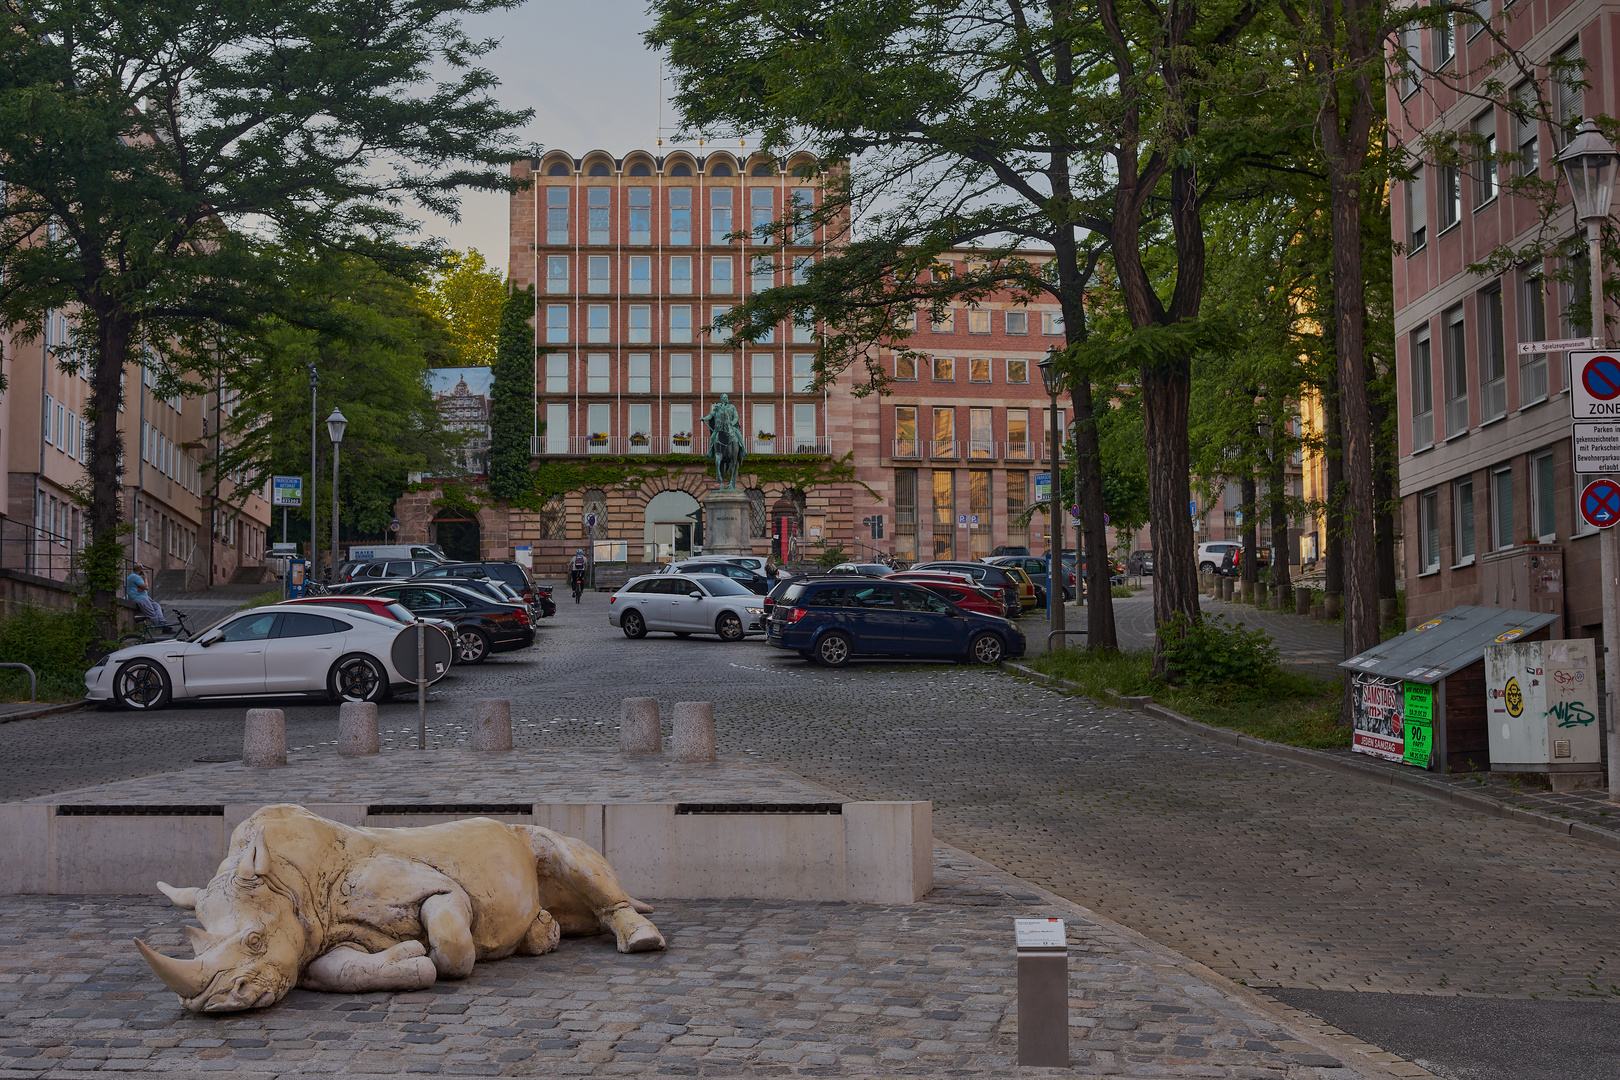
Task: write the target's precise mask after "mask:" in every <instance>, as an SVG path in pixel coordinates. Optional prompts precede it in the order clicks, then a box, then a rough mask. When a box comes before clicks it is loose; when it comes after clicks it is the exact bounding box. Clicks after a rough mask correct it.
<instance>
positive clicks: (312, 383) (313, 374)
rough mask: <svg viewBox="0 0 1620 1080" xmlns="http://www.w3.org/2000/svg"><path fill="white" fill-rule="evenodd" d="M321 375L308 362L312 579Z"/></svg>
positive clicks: (317, 558) (317, 547) (316, 566)
mask: <svg viewBox="0 0 1620 1080" xmlns="http://www.w3.org/2000/svg"><path fill="white" fill-rule="evenodd" d="M320 386H321V373H320V372H319V371H317V370H316V369H315V361H313V360H311V361H310V362H309V577H310V579H314V577H315V575H316V574H317V573H318V572H319V570H320V563H321V544H320V538H319V537H318V536H317V535H316V534H315V508H316V507H317V506H319V505H320V504H319V503H318V502H316V501H315V485H316V483H317V482H318V481H319V480H320V474H319V473H318V472H317V471H316V467H317V465H316V463H317V462H318V461H319V460H320V459H319V457H318V456H317V455H316V442H315V438H316V432H317V431H318V430H319V428H318V426H317V424H316V421H315V418H316V416H317V415H318V414H317V413H316V410H315V395H316V393H317V392H318V391H319V390H320Z"/></svg>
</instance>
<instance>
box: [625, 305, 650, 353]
mask: <svg viewBox="0 0 1620 1080" xmlns="http://www.w3.org/2000/svg"><path fill="white" fill-rule="evenodd" d="M630 341H631V343H632V344H635V345H645V344H647V343H648V342H650V341H652V307H651V306H650V305H647V304H631V305H630Z"/></svg>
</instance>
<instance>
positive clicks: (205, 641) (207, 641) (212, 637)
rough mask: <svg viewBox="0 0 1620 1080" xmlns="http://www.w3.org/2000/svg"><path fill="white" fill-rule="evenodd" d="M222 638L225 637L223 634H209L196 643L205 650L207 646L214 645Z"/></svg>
mask: <svg viewBox="0 0 1620 1080" xmlns="http://www.w3.org/2000/svg"><path fill="white" fill-rule="evenodd" d="M224 636H225V635H224V634H217V633H216V634H209V635H208V636H207V637H205V638H202V639H200V640H199V641H198V642H197V644H199V645H201V646H202V647H203V648H205V649H206V648H208V646H210V645H213V644H214V643H216V642H217V641H219V639H220V638H222V637H224Z"/></svg>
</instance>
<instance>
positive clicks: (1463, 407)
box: [1441, 304, 1468, 439]
mask: <svg viewBox="0 0 1620 1080" xmlns="http://www.w3.org/2000/svg"><path fill="white" fill-rule="evenodd" d="M1441 325H1442V326H1443V327H1444V333H1445V336H1444V338H1442V339H1441V344H1442V346H1443V356H1442V360H1443V362H1444V363H1445V368H1446V370H1445V376H1446V438H1448V439H1449V438H1451V437H1452V436H1454V435H1461V434H1462V433H1463V432H1465V431H1467V430H1468V351H1467V339H1466V337H1465V336H1464V334H1463V309H1462V305H1460V304H1459V305H1458V306H1456V307H1454V308H1449V309H1447V311H1446V313H1445V314H1444V315H1442V316H1441Z"/></svg>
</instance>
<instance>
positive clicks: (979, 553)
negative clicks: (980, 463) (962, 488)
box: [968, 469, 993, 559]
mask: <svg viewBox="0 0 1620 1080" xmlns="http://www.w3.org/2000/svg"><path fill="white" fill-rule="evenodd" d="M992 535H993V530H992V525H991V514H990V470H989V469H972V470H969V472H968V558H970V559H986V558H989V557H990V539H991V536H992Z"/></svg>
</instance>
